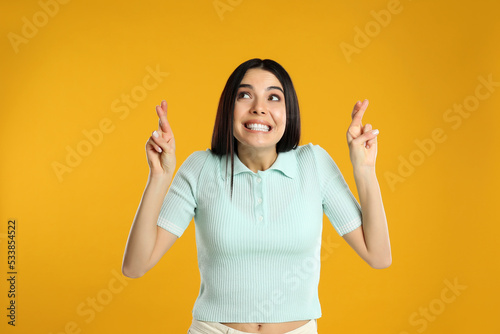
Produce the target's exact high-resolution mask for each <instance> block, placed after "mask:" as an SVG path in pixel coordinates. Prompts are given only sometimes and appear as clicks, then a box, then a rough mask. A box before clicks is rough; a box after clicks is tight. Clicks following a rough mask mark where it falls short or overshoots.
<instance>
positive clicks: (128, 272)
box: [122, 266, 145, 278]
mask: <svg viewBox="0 0 500 334" xmlns="http://www.w3.org/2000/svg"><path fill="white" fill-rule="evenodd" d="M122 274H123V276H125V277H128V278H140V277H142V276H144V274H145V273H143V272H134V271H131V270H128V269H127V268H126V267H123V266H122Z"/></svg>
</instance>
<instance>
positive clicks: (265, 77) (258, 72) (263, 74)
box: [241, 68, 283, 88]
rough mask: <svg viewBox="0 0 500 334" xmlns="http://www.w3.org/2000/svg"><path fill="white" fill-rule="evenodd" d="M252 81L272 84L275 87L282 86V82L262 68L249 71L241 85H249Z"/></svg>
mask: <svg viewBox="0 0 500 334" xmlns="http://www.w3.org/2000/svg"><path fill="white" fill-rule="evenodd" d="M250 81H262V82H266V83H272V84H273V86H279V87H281V88H283V87H282V86H281V82H280V81H279V80H278V78H276V76H275V75H274V74H273V73H271V72H269V71H267V70H264V69H261V68H251V69H249V70H248V71H247V72H246V73H245V75H244V76H243V79H242V80H241V84H248V83H250Z"/></svg>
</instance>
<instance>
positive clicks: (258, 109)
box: [252, 100, 266, 115]
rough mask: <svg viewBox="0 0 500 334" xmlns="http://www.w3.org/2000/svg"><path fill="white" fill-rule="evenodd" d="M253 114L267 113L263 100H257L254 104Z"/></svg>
mask: <svg viewBox="0 0 500 334" xmlns="http://www.w3.org/2000/svg"><path fill="white" fill-rule="evenodd" d="M252 114H256V115H259V114H260V115H265V114H266V106H265V105H264V104H263V103H262V102H260V100H256V101H255V104H254V105H253V106H252Z"/></svg>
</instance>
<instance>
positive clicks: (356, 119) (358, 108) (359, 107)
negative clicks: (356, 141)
mask: <svg viewBox="0 0 500 334" xmlns="http://www.w3.org/2000/svg"><path fill="white" fill-rule="evenodd" d="M368 103H369V102H368V100H367V99H364V100H363V102H361V101H358V102H356V104H355V105H354V108H353V110H352V114H351V118H352V122H351V125H359V126H362V125H361V124H362V123H361V120H362V119H363V115H364V114H365V111H366V108H367V107H368Z"/></svg>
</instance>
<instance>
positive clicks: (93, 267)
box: [0, 0, 500, 334]
mask: <svg viewBox="0 0 500 334" xmlns="http://www.w3.org/2000/svg"><path fill="white" fill-rule="evenodd" d="M44 3H47V4H51V3H52V7H51V8H52V14H53V15H52V16H50V17H49V16H48V15H47V14H45V17H46V18H48V19H47V21H46V22H44V20H43V19H44V14H43V11H44V9H43V7H44V5H43V4H44ZM220 3H222V4H225V6H226V7H223V9H222V10H223V11H222V12H219V13H218V12H217V11H216V9H215V6H214V2H213V1H212V0H205V1H193V0H191V1H180V0H179V1H156V0H144V1H139V2H124V1H78V0H73V1H69V2H68V3H65V4H59V5H58V8H56V7H54V5H53V1H49V0H42V1H41V3H40V2H37V1H17V2H2V4H1V5H0V13H2V14H1V16H2V20H1V22H2V23H1V32H0V35H1V36H3V37H2V40H1V42H0V51H1V59H2V61H1V62H0V69H1V78H2V80H1V83H0V85H1V87H0V88H1V97H2V98H1V99H0V110H1V116H0V124H1V126H0V148H1V168H0V184H1V198H0V213H1V225H0V237H1V238H0V261H1V264H0V270H1V272H0V282H1V283H0V310H1V312H0V313H1V317H0V319H1V322H0V332H2V333H47V334H48V333H53V334H56V333H186V332H187V329H188V327H189V325H190V322H191V319H192V316H191V310H192V307H193V303H194V301H195V299H196V296H197V295H198V289H199V273H198V267H197V260H196V244H195V237H194V224H193V223H191V225H190V226H189V228H188V229H187V230H186V232H185V234H184V235H183V236H182V237H181V239H179V240H178V241H177V242H176V244H175V245H174V246H173V248H172V249H171V250H170V251H169V252H168V253H167V254H166V255H165V256H164V257H163V259H162V260H161V261H160V262H159V263H158V265H156V266H155V267H154V268H153V269H152V270H151V271H150V272H148V273H147V274H146V275H145V276H143V277H142V278H140V279H136V280H134V279H129V278H124V277H123V276H122V275H121V263H122V258H123V252H124V248H125V243H126V241H127V237H128V233H129V230H130V227H131V224H132V221H133V218H134V216H135V213H136V210H137V207H138V205H139V202H140V199H141V196H142V192H143V190H144V187H145V184H146V180H147V175H148V165H147V160H146V154H145V150H144V147H145V144H146V141H147V139H148V137H149V136H150V135H151V132H152V131H153V130H155V129H156V128H157V116H156V112H155V105H157V104H159V103H160V102H161V100H162V99H166V100H167V102H168V104H169V110H168V112H169V120H170V122H171V125H172V127H173V130H174V133H175V136H176V142H177V159H178V166H180V163H181V162H182V161H184V159H185V158H186V157H187V156H188V155H189V154H191V153H192V152H193V151H195V150H204V149H206V148H208V147H209V145H210V140H211V134H212V129H213V123H214V119H215V112H216V108H217V103H218V99H219V97H220V93H221V92H222V89H223V87H224V84H225V82H226V80H227V78H228V77H229V75H230V74H231V72H232V71H233V70H234V68H236V66H238V65H239V64H240V63H242V62H243V61H246V60H248V59H250V58H254V57H259V58H270V59H274V60H276V61H278V62H279V63H281V64H282V65H283V66H284V67H285V69H286V70H287V71H288V72H289V73H290V75H291V77H292V80H293V82H294V84H295V87H296V90H297V93H298V97H299V102H300V107H301V112H302V114H301V117H302V126H303V132H302V139H301V144H307V143H309V142H312V143H314V144H319V145H321V146H322V147H324V148H325V149H326V150H327V151H328V152H329V153H330V155H331V156H332V157H333V159H334V160H335V161H336V163H337V164H338V166H339V168H340V169H341V171H342V173H343V175H344V177H345V179H346V181H347V182H348V184H349V186H350V188H351V190H352V192H353V193H354V194H355V196H356V197H357V191H356V186H355V183H354V178H353V175H352V166H351V164H350V160H349V151H348V147H347V142H346V138H345V133H346V131H347V128H348V126H349V123H350V114H351V111H352V107H353V105H354V103H355V102H356V101H357V100H362V99H364V98H368V99H369V100H370V106H369V107H368V109H367V111H366V114H365V117H364V119H363V124H365V123H370V124H372V125H373V128H374V129H379V130H380V134H379V136H378V143H379V145H378V156H377V176H378V179H379V184H380V188H381V191H382V198H383V201H384V205H385V211H386V214H387V219H388V224H389V231H390V237H391V244H392V253H393V263H392V266H390V267H389V268H387V269H384V270H375V269H372V268H370V267H369V266H368V265H367V264H366V263H364V262H363V261H362V260H361V258H359V256H357V255H356V254H355V252H354V251H353V250H352V249H351V248H350V247H349V246H348V245H347V244H346V243H345V242H344V241H343V239H342V238H341V237H339V236H338V234H336V232H335V230H334V229H333V227H332V226H331V224H330V223H329V222H328V220H325V223H324V225H325V227H324V231H323V242H324V243H325V244H328V245H329V247H328V248H327V247H324V248H323V255H324V257H323V261H322V272H321V281H320V287H319V289H320V301H321V306H322V311H323V316H322V317H321V318H320V319H319V321H318V326H319V333H322V334H324V333H384V334H387V333H394V334H413V333H428V334H431V333H477V332H481V331H484V332H488V333H493V332H499V330H500V325H499V322H498V320H497V316H498V309H499V308H498V299H499V297H500V293H499V291H500V290H499V289H498V282H499V275H498V258H499V251H498V234H499V232H500V229H499V227H498V223H499V219H498V214H497V212H496V209H498V204H497V200H498V198H499V197H498V191H497V189H499V187H500V182H499V178H498V176H497V173H496V172H498V170H500V168H499V163H498V161H499V159H498V158H497V152H498V147H499V145H498V144H499V140H498V135H497V133H498V129H499V127H498V124H499V120H500V117H499V116H498V111H499V109H498V107H499V106H500V87H499V86H498V84H497V86H494V87H493V88H491V87H490V88H491V90H492V91H488V89H487V88H486V87H484V86H481V87H479V86H480V84H481V81H480V80H479V79H478V78H479V77H482V78H485V79H486V78H488V76H491V78H492V80H493V81H494V82H497V83H498V82H500V65H499V64H500V62H499V61H498V59H499V58H500V49H499V46H498V42H499V40H500V24H499V23H498V22H499V21H498V12H499V10H500V5H498V2H497V1H494V0H491V1H485V0H478V1H474V2H465V1H430V0H418V1H417V0H413V1H410V0H401V2H400V3H399V5H394V4H395V2H394V1H393V2H391V1H389V2H388V1H378V0H377V1H362V2H357V1H356V2H354V1H263V0H242V1H240V0H220ZM47 6H48V5H47ZM47 6H45V7H47ZM219 6H222V5H221V4H219ZM221 8H222V7H221ZM394 8H396V9H397V10H399V12H397V13H392V14H391V17H390V19H387V17H386V22H384V25H382V24H381V23H378V21H377V20H376V19H375V16H376V15H375V16H374V14H373V12H372V11H375V13H381V11H382V13H384V11H386V12H387V11H388V10H389V9H392V10H393V11H396V10H394ZM41 11H42V13H41V14H40V12H41ZM389 13H390V12H389ZM23 18H24V20H23ZM34 20H35V21H36V20H38V21H36V22H38V25H39V27H38V28H37V31H36V33H35V32H33V31H31V37H30V38H25V37H23V29H24V33H25V34H27V35H30V34H29V33H28V32H27V31H28V30H29V29H27V28H23V27H24V26H25V25H27V24H29V23H26V22H31V24H33V22H34ZM385 23H386V24H385ZM35 27H36V26H35ZM377 27H378V29H377ZM366 29H368V31H366ZM369 29H371V30H369ZM359 31H362V32H364V33H367V32H368V33H369V35H371V37H370V36H368V39H366V38H365V40H364V41H363V40H362V38H361V37H359V36H358V37H357V35H358V34H359ZM12 36H17V37H16V38H17V40H18V41H19V39H21V40H22V38H25V40H23V42H20V43H19V44H17V45H16V43H13V42H12V40H13V37H12ZM347 44H349V45H351V46H352V47H356V48H357V51H356V53H353V54H351V55H350V56H346V55H345V54H344V53H343V51H342V49H341V45H344V46H345V45H347ZM148 67H149V68H151V69H156V68H159V69H160V71H161V72H167V73H168V75H164V76H163V77H161V80H159V81H158V82H157V87H156V88H154V89H149V90H144V88H142V90H141V86H142V85H143V79H144V78H145V77H146V76H147V75H148V70H147V68H148ZM154 82H155V81H154V80H150V81H149V83H150V86H151V85H152V84H153V83H154ZM477 87H479V88H477ZM150 88H151V87H150ZM476 89H479V92H480V93H481V94H482V95H481V96H483V98H482V99H481V100H480V101H479V104H478V105H476V106H474V105H472V107H471V106H470V105H469V109H473V111H471V112H470V114H469V116H468V117H458V116H457V115H458V114H454V115H453V116H454V117H455V118H454V119H453V121H451V119H450V118H448V120H446V115H448V116H450V117H451V114H448V111H447V110H448V109H450V108H453V106H454V104H456V105H461V104H463V103H464V101H467V102H466V103H473V102H474V96H475V94H476ZM141 91H142V92H146V93H147V94H146V95H147V96H141V98H140V101H137V100H136V101H135V103H136V104H134V106H133V107H132V106H130V107H126V108H123V107H124V106H126V104H125V103H124V102H123V101H122V98H123V97H122V96H123V95H131V92H134V94H136V96H139V95H137V94H139V93H140V92H141ZM488 92H489V94H487V93H488ZM485 94H487V95H488V96H487V98H486V97H485ZM471 101H472V102H471ZM476 101H477V100H476ZM113 103H115V107H112V104H113ZM117 106H121V107H122V109H121V110H122V112H115V111H116V110H117V109H116V107H117ZM124 110H127V112H128V114H125V111H124ZM120 117H121V118H120ZM106 120H108V122H109V124H108V126H109V127H111V128H112V129H113V130H112V131H111V132H109V133H105V134H103V138H102V141H101V142H99V143H98V144H96V145H93V146H91V147H90V148H89V147H87V149H89V150H91V152H90V153H89V154H88V155H87V156H82V160H81V161H80V162H79V163H75V165H76V166H75V167H74V168H72V169H71V172H66V173H64V174H63V175H62V179H61V180H60V179H59V178H58V176H57V175H56V172H55V171H54V167H53V165H54V163H60V164H64V165H67V163H66V158H67V154H68V151H67V147H70V148H71V149H77V147H80V149H84V146H85V141H86V140H87V138H86V137H85V135H84V133H83V131H91V130H94V129H98V128H99V126H100V123H101V122H103V121H104V122H106ZM459 122H460V123H459ZM435 129H438V130H436V131H441V135H440V136H441V137H440V138H446V139H445V140H444V141H443V140H441V142H437V141H434V148H433V149H432V150H431V149H429V150H428V151H427V152H428V154H424V153H423V149H421V148H419V146H418V144H417V143H418V142H419V141H420V142H425V141H427V142H429V141H431V140H432V138H433V135H432V133H433V131H435ZM439 129H441V130H439ZM443 136H444V137H443ZM78 145H80V146H78ZM431 146H432V145H431ZM429 147H430V146H429ZM419 158H420V160H419ZM410 159H411V161H413V166H414V170H412V171H410V172H408V174H406V175H405V176H404V177H403V176H401V174H400V177H401V178H400V179H399V180H398V182H396V183H395V184H392V183H391V182H390V179H389V176H390V175H392V176H394V175H397V174H398V173H400V172H399V171H398V169H400V168H402V167H401V166H402V165H403V162H402V161H404V160H406V161H410ZM391 173H392V174H391ZM11 218H14V219H16V221H17V245H18V249H17V267H16V270H17V271H18V277H17V296H16V297H17V298H16V302H17V319H16V326H15V328H13V327H12V326H8V325H7V320H8V319H7V317H6V315H7V310H6V308H7V306H8V304H7V303H8V302H9V300H8V298H7V290H8V286H7V282H6V278H5V276H6V272H7V270H8V269H7V239H6V233H7V221H8V219H11ZM117 277H122V279H121V280H119V279H118V278H117ZM446 282H450V284H453V282H455V283H456V284H459V285H460V286H461V290H457V291H456V292H455V293H453V291H452V290H449V288H447V283H446ZM92 301H94V303H95V306H94V308H93V307H92V306H91V305H92V304H91V303H92ZM426 310H427V311H426ZM425 312H428V315H424V314H426V313H425Z"/></svg>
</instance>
